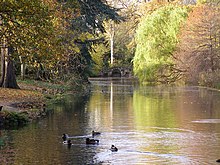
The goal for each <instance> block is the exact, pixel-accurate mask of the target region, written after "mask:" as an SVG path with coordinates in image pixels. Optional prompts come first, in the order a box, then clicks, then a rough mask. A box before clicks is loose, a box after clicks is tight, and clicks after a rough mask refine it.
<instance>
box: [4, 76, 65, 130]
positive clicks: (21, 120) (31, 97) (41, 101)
mask: <svg viewBox="0 0 220 165" xmlns="http://www.w3.org/2000/svg"><path fill="white" fill-rule="evenodd" d="M18 85H19V86H20V88H21V89H9V88H0V106H1V107H2V109H1V111H0V127H3V128H7V127H11V126H12V127H16V126H20V125H24V124H27V123H28V122H29V121H31V120H34V119H36V118H39V117H41V116H44V115H46V113H47V110H46V109H47V108H46V104H47V103H48V100H49V99H53V98H56V96H57V95H59V96H60V95H61V94H62V93H64V92H65V91H66V90H67V87H65V85H64V84H61V83H60V84H52V83H48V82H42V81H34V80H26V81H21V80H18ZM64 87H65V88H64Z"/></svg>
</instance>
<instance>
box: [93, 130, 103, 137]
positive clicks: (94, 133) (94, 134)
mask: <svg viewBox="0 0 220 165" xmlns="http://www.w3.org/2000/svg"><path fill="white" fill-rule="evenodd" d="M100 134H101V133H100V132H95V131H94V130H93V131H92V136H93V137H94V136H96V135H100Z"/></svg>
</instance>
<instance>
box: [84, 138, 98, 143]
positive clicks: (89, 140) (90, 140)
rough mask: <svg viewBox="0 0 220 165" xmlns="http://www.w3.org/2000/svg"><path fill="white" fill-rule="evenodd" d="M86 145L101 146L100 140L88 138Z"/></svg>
mask: <svg viewBox="0 0 220 165" xmlns="http://www.w3.org/2000/svg"><path fill="white" fill-rule="evenodd" d="M86 144H99V140H97V139H90V138H86Z"/></svg>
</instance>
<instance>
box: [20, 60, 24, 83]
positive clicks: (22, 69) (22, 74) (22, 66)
mask: <svg viewBox="0 0 220 165" xmlns="http://www.w3.org/2000/svg"><path fill="white" fill-rule="evenodd" d="M19 58H20V62H21V79H22V80H24V78H25V63H24V60H23V59H22V57H21V56H19Z"/></svg>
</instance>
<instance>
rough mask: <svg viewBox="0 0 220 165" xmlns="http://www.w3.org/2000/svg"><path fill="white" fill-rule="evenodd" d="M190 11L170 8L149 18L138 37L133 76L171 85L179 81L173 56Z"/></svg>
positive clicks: (154, 13)
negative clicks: (180, 31)
mask: <svg viewBox="0 0 220 165" xmlns="http://www.w3.org/2000/svg"><path fill="white" fill-rule="evenodd" d="M186 17H187V8H186V7H182V6H177V5H174V4H167V5H165V6H162V7H160V8H158V9H157V10H155V11H153V12H152V13H151V14H149V15H146V16H145V17H144V18H143V19H142V20H141V22H140V24H139V26H138V29H137V33H136V38H135V39H136V44H137V47H136V52H135V57H134V59H133V62H134V73H135V75H136V76H137V77H138V78H139V80H140V81H141V82H150V83H156V82H161V83H170V82H173V81H175V80H176V79H178V78H179V76H180V72H179V70H178V69H177V68H176V66H175V63H174V58H175V57H174V56H173V52H174V50H175V48H176V44H177V43H178V33H179V29H180V25H181V23H182V22H183V21H184V20H185V18H186Z"/></svg>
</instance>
